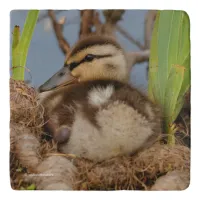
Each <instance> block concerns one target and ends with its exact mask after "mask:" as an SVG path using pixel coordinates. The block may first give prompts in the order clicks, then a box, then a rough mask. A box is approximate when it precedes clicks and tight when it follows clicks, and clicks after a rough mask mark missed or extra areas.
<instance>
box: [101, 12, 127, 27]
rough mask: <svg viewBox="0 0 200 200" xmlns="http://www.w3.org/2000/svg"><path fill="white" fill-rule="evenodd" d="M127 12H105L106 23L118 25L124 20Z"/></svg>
mask: <svg viewBox="0 0 200 200" xmlns="http://www.w3.org/2000/svg"><path fill="white" fill-rule="evenodd" d="M124 13H125V10H104V11H103V15H104V17H105V19H106V23H110V24H113V25H114V24H117V22H118V21H120V20H121V19H122V16H123V14H124Z"/></svg>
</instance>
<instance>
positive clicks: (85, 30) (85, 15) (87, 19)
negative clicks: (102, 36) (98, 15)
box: [79, 10, 94, 38]
mask: <svg viewBox="0 0 200 200" xmlns="http://www.w3.org/2000/svg"><path fill="white" fill-rule="evenodd" d="M80 15H81V16H80V18H81V23H80V33H79V35H80V38H81V37H82V36H84V35H88V34H90V33H91V32H92V25H93V16H94V10H81V11H80Z"/></svg>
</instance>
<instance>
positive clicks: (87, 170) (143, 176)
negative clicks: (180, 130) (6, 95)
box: [10, 80, 190, 190]
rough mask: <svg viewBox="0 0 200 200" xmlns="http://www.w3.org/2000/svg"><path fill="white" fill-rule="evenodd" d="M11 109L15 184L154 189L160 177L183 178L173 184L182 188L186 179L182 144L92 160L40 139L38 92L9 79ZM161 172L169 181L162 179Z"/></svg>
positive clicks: (187, 157) (186, 155) (186, 162)
mask: <svg viewBox="0 0 200 200" xmlns="http://www.w3.org/2000/svg"><path fill="white" fill-rule="evenodd" d="M10 109H11V119H10V128H11V129H10V131H11V132H10V138H11V140H10V141H11V150H10V152H11V153H10V154H11V156H10V175H11V186H12V188H13V189H20V188H23V189H25V188H26V187H27V186H28V185H30V184H32V183H34V184H35V185H36V189H40V190H43V189H45V190H46V189H50V190H52V189H54V190H56V189H58V190H60V189H62V190H72V189H73V190H121V189H125V190H136V189H137V190H150V189H154V190H158V189H159V186H157V185H160V182H162V183H163V182H166V183H168V182H169V184H170V185H172V184H171V182H172V181H171V182H170V181H169V180H173V178H174V177H175V176H177V177H178V178H176V180H178V179H180V182H184V184H183V186H180V188H179V187H177V188H176V189H185V188H186V187H187V186H188V184H189V170H190V150H189V148H187V147H185V146H183V145H175V146H173V147H170V146H167V145H161V144H155V145H153V146H152V147H150V148H149V149H145V150H143V151H142V152H139V153H138V154H136V155H133V156H120V157H115V158H112V159H108V160H105V161H102V162H98V163H95V162H93V161H89V160H86V159H83V158H78V157H76V156H74V155H67V154H61V153H59V152H58V151H57V145H56V144H55V143H54V142H53V141H46V140H44V139H42V137H41V134H42V133H43V132H42V126H43V124H44V119H43V115H44V110H43V108H42V106H41V105H40V104H39V103H38V101H37V92H36V91H35V90H34V89H33V88H30V87H28V86H27V85H26V84H25V83H24V82H20V81H14V80H11V81H10ZM171 172H173V173H172V174H169V173H171ZM31 174H32V175H31ZM33 174H35V175H37V176H33ZM38 174H46V175H47V174H48V175H49V176H38ZM51 174H53V176H51ZM166 174H167V175H166ZM174 174H175V175H174ZM165 176H166V180H167V181H164V180H163V179H160V178H164V177H165ZM172 176H173V177H172ZM171 177H172V178H171ZM167 178H168V179H167ZM169 178H170V179H169ZM157 181H158V182H157ZM155 183H158V184H157V185H156V184H155ZM169 184H168V185H169ZM179 185H180V184H179ZM162 188H163V189H166V188H169V187H166V186H162ZM174 188H175V187H174Z"/></svg>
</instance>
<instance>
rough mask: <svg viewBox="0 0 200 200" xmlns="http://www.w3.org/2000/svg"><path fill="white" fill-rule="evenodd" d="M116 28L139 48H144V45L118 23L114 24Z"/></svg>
mask: <svg viewBox="0 0 200 200" xmlns="http://www.w3.org/2000/svg"><path fill="white" fill-rule="evenodd" d="M116 30H117V31H119V32H120V33H121V34H122V35H123V36H124V37H126V38H127V39H128V40H129V41H130V42H132V43H133V44H135V45H137V46H138V47H139V48H140V49H141V50H144V49H145V47H144V46H143V45H142V44H141V43H140V42H139V41H137V40H136V39H134V38H133V37H132V36H131V35H130V34H129V33H128V32H127V31H125V30H124V28H122V27H121V26H120V25H118V24H117V25H116Z"/></svg>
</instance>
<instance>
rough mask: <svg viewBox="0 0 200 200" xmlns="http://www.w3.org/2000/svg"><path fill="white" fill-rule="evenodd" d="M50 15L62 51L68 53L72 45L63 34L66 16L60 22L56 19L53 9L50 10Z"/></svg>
mask: <svg viewBox="0 0 200 200" xmlns="http://www.w3.org/2000/svg"><path fill="white" fill-rule="evenodd" d="M48 15H49V17H50V19H51V22H52V25H53V28H54V32H55V34H56V38H57V40H58V44H59V47H60V49H61V50H62V52H63V53H64V54H65V55H66V54H67V53H69V51H70V45H69V43H68V42H67V41H66V40H65V38H64V36H63V33H62V31H63V24H64V23H65V18H62V19H61V20H60V21H59V22H57V20H56V16H55V13H54V11H53V10H49V11H48Z"/></svg>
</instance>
